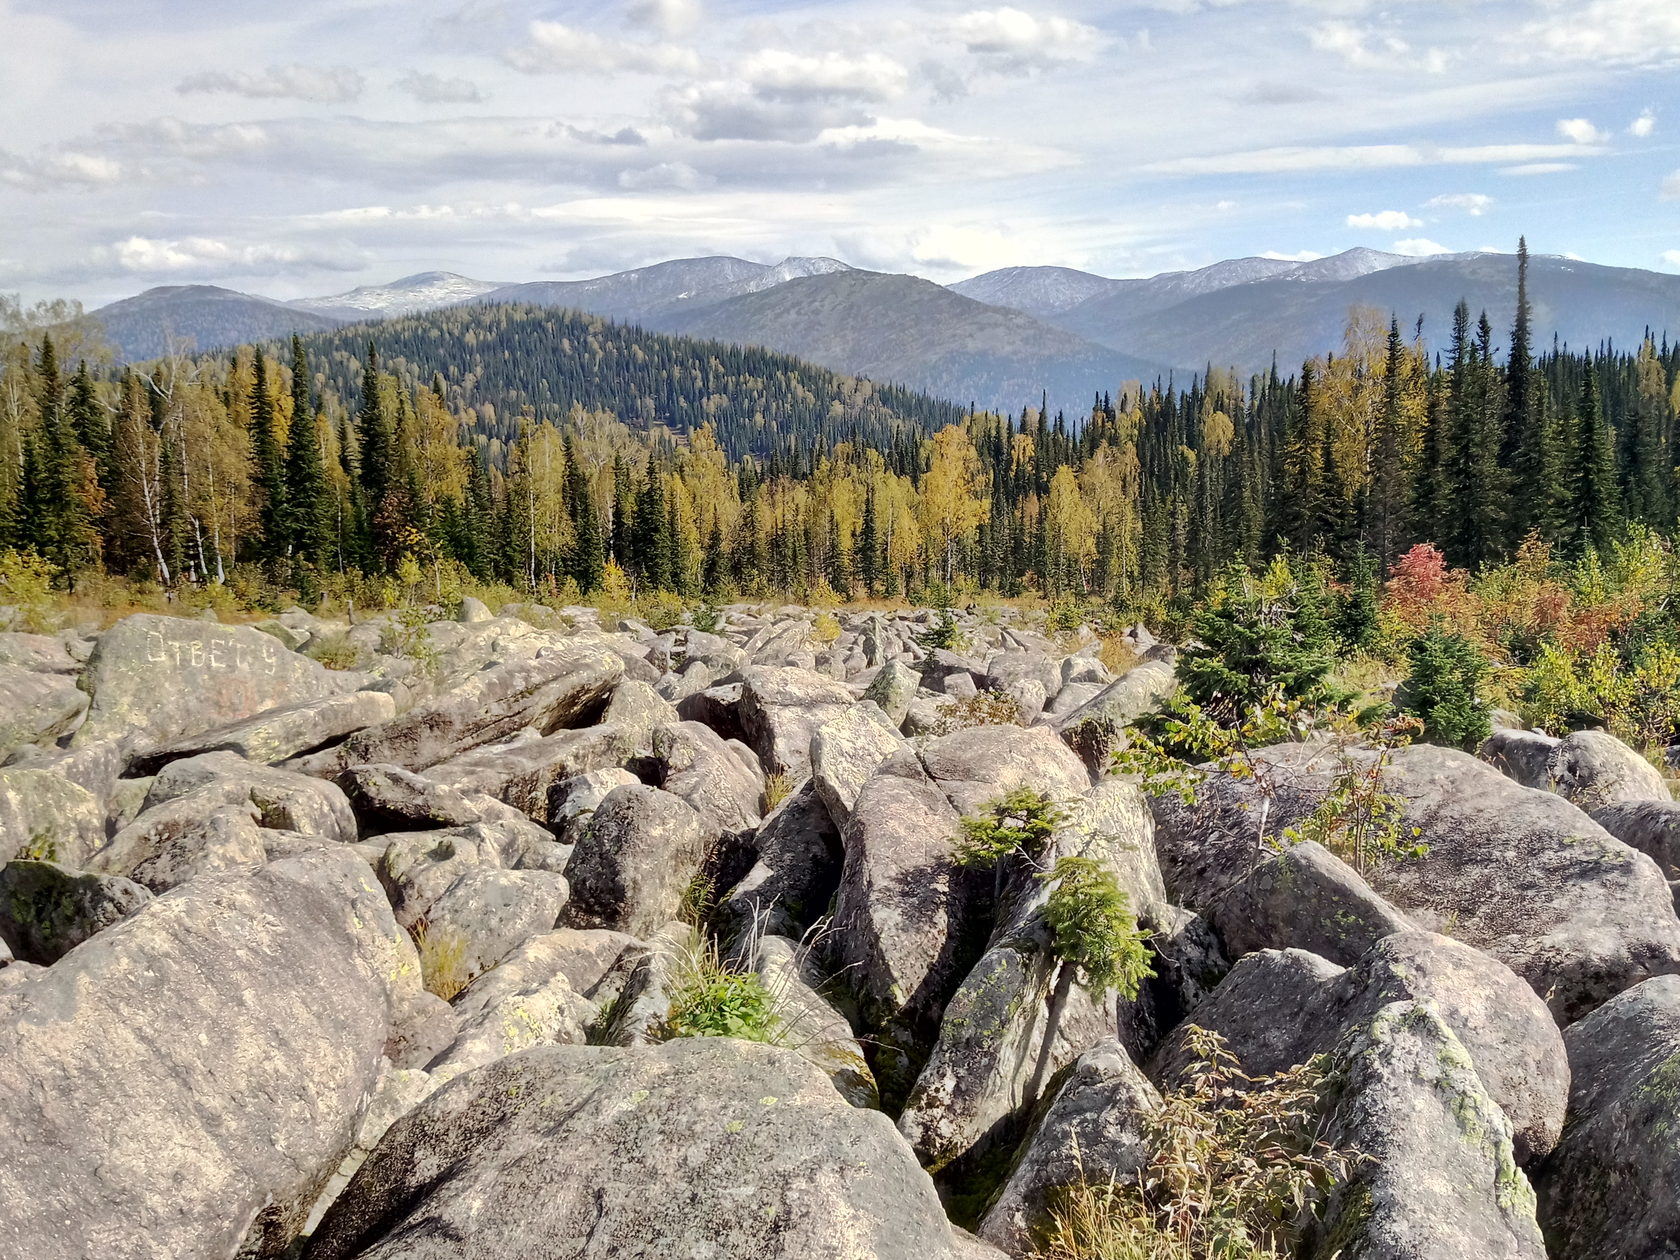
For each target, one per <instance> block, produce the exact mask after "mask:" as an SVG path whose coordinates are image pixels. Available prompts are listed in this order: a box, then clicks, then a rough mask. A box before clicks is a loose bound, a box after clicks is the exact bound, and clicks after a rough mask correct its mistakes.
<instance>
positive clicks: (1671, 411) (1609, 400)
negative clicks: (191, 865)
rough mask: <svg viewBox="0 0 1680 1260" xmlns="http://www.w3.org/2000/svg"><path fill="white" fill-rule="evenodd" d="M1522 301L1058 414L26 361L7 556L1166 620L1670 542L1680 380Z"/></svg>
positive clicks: (714, 367)
mask: <svg viewBox="0 0 1680 1260" xmlns="http://www.w3.org/2000/svg"><path fill="white" fill-rule="evenodd" d="M1525 273H1526V253H1525V254H1523V255H1521V256H1520V258H1519V265H1518V267H1517V268H1516V269H1515V272H1514V274H1513V276H1512V282H1513V284H1514V285H1517V286H1519V290H1520V289H1521V287H1522V286H1524V285H1525V283H1526V277H1525ZM1521 299H1522V300H1520V301H1519V303H1518V310H1519V314H1518V317H1517V320H1516V323H1515V326H1514V327H1512V328H1510V329H1494V328H1493V327H1491V326H1490V324H1489V322H1488V320H1487V318H1486V316H1485V315H1482V316H1480V317H1478V315H1477V313H1474V312H1471V311H1469V310H1468V309H1466V308H1465V307H1464V306H1463V305H1462V304H1461V305H1460V307H1459V309H1458V311H1457V314H1456V318H1455V320H1454V324H1453V327H1452V328H1451V329H1450V330H1448V333H1447V336H1446V338H1445V344H1444V345H1442V346H1440V347H1439V348H1433V349H1432V348H1430V345H1429V343H1428V342H1426V340H1425V332H1426V330H1423V329H1421V328H1419V327H1416V326H1413V327H1407V326H1406V325H1405V324H1404V323H1403V322H1402V321H1401V317H1400V316H1398V315H1396V314H1388V313H1379V312H1377V311H1374V310H1369V309H1364V310H1354V311H1353V312H1351V313H1350V318H1349V323H1348V327H1347V332H1346V336H1345V339H1344V344H1343V345H1342V346H1341V347H1339V348H1338V349H1337V350H1335V351H1334V352H1333V353H1326V354H1325V355H1323V356H1322V357H1320V358H1319V359H1317V360H1314V361H1311V362H1307V363H1303V364H1301V365H1299V366H1298V367H1294V368H1292V369H1289V370H1285V369H1283V368H1281V367H1274V368H1273V370H1272V371H1270V372H1269V373H1266V374H1265V375H1261V376H1256V377H1254V378H1252V379H1250V380H1247V381H1243V380H1238V379H1236V378H1235V377H1234V376H1232V375H1231V374H1230V373H1229V372H1225V371H1221V370H1219V369H1217V368H1211V367H1210V368H1209V370H1208V371H1207V372H1206V373H1205V374H1203V375H1202V376H1200V377H1198V378H1196V379H1193V380H1190V381H1178V382H1174V381H1170V380H1165V381H1163V380H1157V381H1153V382H1147V383H1139V382H1129V383H1126V384H1124V385H1121V386H1119V387H1118V388H1117V389H1116V390H1114V391H1112V392H1110V393H1106V394H1104V395H1102V396H1100V397H1098V398H1096V399H1094V401H1093V406H1092V409H1091V411H1090V413H1089V414H1088V415H1080V416H1072V417H1070V416H1066V415H1056V416H1047V415H1045V414H1043V412H1042V410H1039V409H1035V408H1032V407H1027V408H1024V409H1023V410H1022V411H1021V412H1020V413H1019V414H1018V415H1013V416H1007V415H995V414H984V413H980V414H976V413H970V412H965V411H964V410H962V409H961V408H958V407H957V406H955V405H953V404H948V403H942V402H938V401H935V400H931V399H928V398H925V397H923V396H920V395H916V394H912V393H909V392H906V391H903V390H899V389H894V388H891V387H881V386H877V385H875V384H872V383H870V382H867V381H858V380H852V379H848V378H844V377H840V376H837V375H835V374H833V373H829V372H826V371H824V370H822V369H818V368H814V367H810V366H808V365H805V364H802V363H800V362H798V361H796V360H792V359H789V358H786V357H784V356H780V355H776V354H772V353H769V352H765V351H760V350H753V349H742V348H738V347H728V346H723V345H719V344H715V343H699V342H692V341H687V340H683V339H679V338H671V337H664V336H659V335H655V334H649V333H644V332H641V331H639V330H637V329H633V328H626V327H619V326H615V325H613V324H611V323H607V322H604V321H602V320H599V319H595V318H591V317H587V316H582V315H577V314H574V313H563V312H556V311H551V310H542V309H537V308H529V307H509V306H503V307H466V308H456V309H453V310H446V311H441V312H435V313H433V314H429V315H425V316H419V317H411V318H407V319H402V320H397V321H394V322H391V323H386V324H380V325H374V326H371V327H369V326H363V327H358V328H351V329H346V330H342V331H334V332H331V333H324V334H317V335H314V336H310V337H305V338H301V339H299V338H293V339H292V340H291V342H290V343H289V344H285V345H269V346H242V347H239V348H238V349H237V350H234V351H231V352H225V353H220V354H210V355H191V354H186V353H180V354H176V355H172V356H170V357H168V358H166V359H163V360H160V361H157V362H155V363H151V364H146V365H140V366H137V367H132V368H125V369H122V370H120V371H112V370H109V369H103V370H102V369H101V368H100V367H99V366H98V364H97V361H95V362H93V363H90V362H89V361H88V359H87V358H84V357H81V356H80V355H77V356H76V357H75V359H74V361H72V358H71V354H72V353H74V352H75V350H76V344H75V343H76V341H77V339H78V338H84V339H85V338H87V337H88V336H89V334H88V332H87V330H85V329H82V328H78V327H76V326H74V325H71V326H68V327H61V328H60V329H58V330H57V333H58V340H56V341H55V338H54V331H53V330H48V331H45V332H43V333H41V334H40V335H39V336H30V337H20V338H18V339H16V340H14V341H13V343H12V344H11V345H10V346H9V347H8V354H7V361H6V367H5V373H4V384H5V390H4V395H3V398H0V447H3V449H4V450H5V452H6V454H7V458H6V459H5V460H4V461H3V463H0V531H3V534H0V537H3V539H4V541H5V543H6V545H8V546H11V547H14V548H18V549H25V550H30V551H33V552H35V553H37V554H38V555H39V556H41V557H43V558H44V559H45V560H46V561H48V562H49V563H50V564H51V565H53V566H54V567H55V568H56V570H57V572H58V573H59V574H60V575H61V577H62V579H63V580H66V581H69V580H72V579H73V578H74V576H75V575H76V574H77V573H79V572H83V571H87V570H91V569H99V568H103V569H104V570H106V571H108V572H113V573H118V574H125V575H130V576H136V577H143V578H146V579H149V580H152V581H156V582H159V583H162V584H163V585H165V586H171V587H172V586H176V585H179V584H182V583H191V584H203V583H207V582H211V583H213V582H219V581H223V580H225V579H226V578H227V576H228V574H229V573H230V571H231V570H232V569H233V568H234V566H236V565H251V564H254V565H258V566H262V568H263V569H264V571H265V572H266V573H267V574H269V575H270V576H271V577H272V578H273V579H274V580H276V581H279V582H281V583H289V584H291V585H293V586H295V587H298V588H299V589H304V590H308V589H309V588H311V587H312V586H314V585H317V584H318V581H319V580H320V579H321V578H323V577H325V576H327V575H331V574H344V573H349V572H356V573H362V574H377V573H382V572H391V571H394V570H395V569H396V568H397V566H398V565H399V564H400V563H401V562H402V561H403V560H404V558H405V557H407V558H410V559H412V560H414V561H415V562H418V563H422V564H429V565H437V564H441V563H446V562H452V563H453V564H456V565H459V566H460V567H461V568H462V569H463V570H464V571H466V572H467V573H470V574H471V575H473V576H474V577H477V578H479V579H481V580H494V581H501V582H505V583H509V584H512V585H516V586H521V587H525V588H527V589H529V590H532V591H534V592H537V593H540V594H544V595H547V596H554V595H556V594H558V593H562V592H564V593H566V594H573V595H576V594H582V595H587V594H588V593H590V592H591V591H593V590H595V589H597V588H598V587H599V586H600V585H601V583H602V582H603V581H604V580H606V579H607V577H608V576H609V575H611V576H612V577H613V578H614V579H615V580H619V578H620V575H622V579H623V580H626V581H628V582H629V583H630V584H631V586H632V587H633V588H634V589H636V590H639V591H649V590H668V591H673V592H676V593H679V594H681V595H683V596H686V597H698V596H710V597H723V596H728V595H736V594H739V595H753V594H765V593H770V592H785V593H791V594H808V593H809V592H811V591H812V590H814V589H818V588H823V589H828V590H832V592H833V593H835V594H838V595H841V596H889V597H890V596H909V595H912V594H917V593H923V592H924V591H925V589H926V588H928V586H929V584H930V583H932V584H937V586H938V587H939V588H940V590H941V591H950V592H959V591H972V590H977V589H978V590H990V591H994V592H997V593H998V594H1001V595H1004V596H1017V595H1022V594H1026V593H1038V594H1042V595H1045V596H1048V597H1051V598H1059V597H1064V596H1070V595H1071V596H1076V597H1094V598H1100V599H1102V600H1105V601H1113V602H1114V603H1116V605H1118V606H1121V607H1126V606H1131V607H1135V608H1155V607H1166V608H1170V607H1172V606H1175V605H1177V606H1185V605H1187V604H1188V603H1189V602H1192V601H1194V600H1195V599H1197V598H1198V597H1200V596H1202V595H1204V594H1205V593H1206V592H1207V591H1208V589H1209V588H1210V586H1211V585H1213V584H1215V583H1216V582H1217V581H1218V580H1219V579H1220V576H1221V574H1222V573H1223V572H1224V571H1225V570H1226V568H1227V567H1228V566H1229V565H1231V564H1232V563H1233V562H1238V563H1241V564H1245V565H1247V566H1249V567H1258V566H1261V565H1263V564H1264V563H1265V562H1266V561H1267V560H1268V559H1270V558H1271V557H1273V556H1274V555H1277V554H1280V553H1281V554H1287V555H1290V556H1293V557H1298V558H1307V559H1317V560H1321V561H1322V562H1323V563H1322V564H1321V565H1320V568H1321V570H1322V571H1324V572H1325V573H1326V574H1327V576H1328V577H1330V579H1331V580H1336V579H1341V580H1348V581H1357V580H1361V575H1362V574H1363V575H1365V576H1366V577H1367V578H1368V577H1369V576H1370V575H1371V574H1378V575H1380V574H1382V573H1385V572H1386V571H1387V570H1388V568H1389V566H1390V565H1392V563H1393V562H1394V561H1395V560H1396V559H1397V558H1398V557H1399V556H1401V555H1402V554H1403V553H1404V552H1406V551H1407V550H1408V549H1409V548H1411V547H1413V546H1414V545H1415V544H1418V543H1430V544H1434V545H1435V546H1437V547H1438V548H1439V549H1440V550H1441V551H1442V552H1443V553H1444V555H1445V558H1446V561H1447V562H1448V563H1449V564H1451V565H1452V566H1455V567H1457V568H1461V569H1466V570H1471V571H1475V570H1479V569H1484V568H1486V567H1488V566H1491V565H1495V564H1498V563H1500V562H1502V561H1506V560H1510V559H1512V558H1513V557H1515V556H1516V555H1517V554H1518V553H1519V550H1520V549H1521V548H1522V547H1523V545H1524V543H1525V541H1528V542H1530V543H1531V544H1539V545H1545V546H1547V547H1548V548H1549V554H1550V555H1552V556H1554V557H1556V558H1558V559H1569V560H1577V559H1580V558H1582V557H1585V556H1587V555H1589V554H1593V555H1604V554H1606V553H1607V552H1608V550H1609V549H1610V548H1611V547H1612V546H1613V545H1614V544H1615V543H1616V542H1617V541H1618V540H1620V539H1622V538H1624V537H1625V536H1626V535H1627V532H1628V531H1629V530H1630V529H1637V528H1646V529H1650V530H1654V531H1657V532H1659V533H1664V534H1666V533H1668V532H1670V531H1671V530H1672V528H1673V526H1674V524H1675V521H1676V511H1677V507H1680V481H1677V476H1676V469H1675V463H1676V438H1675V417H1676V410H1677V408H1680V379H1677V378H1680V347H1677V346H1672V345H1670V344H1669V343H1668V342H1667V340H1666V337H1664V338H1663V339H1662V340H1661V341H1658V340H1655V339H1652V338H1647V340H1646V341H1645V343H1644V344H1642V345H1640V346H1637V347H1613V346H1608V345H1606V346H1601V347H1597V348H1594V349H1591V350H1580V349H1574V348H1565V347H1559V346H1556V345H1541V346H1535V345H1534V344H1533V341H1534V338H1533V334H1532V332H1531V329H1530V327H1529V317H1528V309H1529V308H1528V303H1527V299H1526V293H1525V292H1524V293H1522V294H1521ZM93 336H94V338H95V339H96V332H95V333H94V334H93ZM61 343H62V344H61ZM67 351H68V352H70V353H67Z"/></svg>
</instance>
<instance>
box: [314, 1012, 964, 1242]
mask: <svg viewBox="0 0 1680 1260" xmlns="http://www.w3.org/2000/svg"><path fill="white" fill-rule="evenodd" d="M537 1187H541V1191H540V1193H539V1192H534V1191H535V1188H537ZM306 1254H307V1257H308V1260H348V1258H349V1257H359V1258H361V1260H394V1258H395V1257H397V1256H402V1257H404V1258H405V1260H444V1258H445V1257H448V1258H449V1260H465V1258H466V1257H469V1256H471V1257H488V1256H502V1255H506V1256H512V1255H519V1256H521V1257H524V1258H526V1260H574V1258H575V1260H583V1258H584V1257H590V1256H628V1255H636V1256H641V1257H646V1258H647V1260H679V1258H682V1260H686V1258H688V1257H693V1256H697V1255H706V1256H710V1257H715V1258H716V1260H749V1258H751V1260H777V1258H786V1260H957V1257H959V1256H962V1257H972V1258H973V1260H980V1258H981V1257H983V1256H996V1254H997V1253H995V1252H992V1251H991V1250H990V1249H985V1248H977V1246H976V1244H973V1243H971V1242H968V1243H959V1241H958V1239H957V1236H956V1233H955V1231H954V1230H953V1229H952V1227H951V1226H950V1224H948V1223H947V1221H946V1219H945V1213H944V1211H943V1210H942V1209H941V1207H940V1204H939V1199H938V1196H937V1195H936V1194H935V1193H934V1189H933V1183H932V1182H931V1181H929V1180H928V1177H927V1174H926V1173H924V1172H922V1170H921V1169H919V1168H917V1167H916V1164H915V1161H914V1159H912V1158H911V1156H910V1152H909V1151H908V1150H907V1149H906V1148H905V1146H904V1145H903V1143H902V1142H901V1141H900V1140H899V1138H898V1136H897V1134H895V1133H894V1132H893V1130H892V1126H891V1124H890V1123H888V1121H887V1120H886V1118H885V1117H884V1116H882V1115H881V1114H880V1113H879V1112H874V1111H865V1110H860V1109H857V1108H854V1107H851V1106H849V1105H848V1104H847V1103H846V1101H845V1100H844V1099H843V1098H841V1096H840V1095H839V1093H838V1092H836V1091H835V1089H834V1087H833V1086H832V1085H831V1084H830V1083H829V1080H828V1077H827V1076H825V1075H824V1074H823V1073H822V1072H821V1071H820V1070H818V1069H817V1068H816V1067H814V1066H812V1065H811V1064H809V1063H807V1062H805V1060H803V1059H802V1058H800V1057H799V1056H798V1055H797V1054H795V1053H793V1052H792V1051H790V1050H782V1049H777V1048H775V1047H771V1046H763V1045H756V1044H753V1043H750V1042H744V1041H735V1040H732V1039H729V1038H699V1039H691V1040H681V1041H674V1042H671V1043H669V1044H668V1045H664V1046H660V1047H657V1048H647V1049H635V1050H618V1049H610V1048H606V1047H594V1046H587V1047H586V1046H542V1047H538V1048H536V1049H532V1050H527V1051H525V1052H524V1053H523V1054H517V1055H514V1056H512V1057H511V1058H506V1059H502V1060H500V1061H499V1062H496V1063H493V1064H491V1065H489V1066H488V1067H484V1068H480V1069H479V1070H478V1071H476V1072H472V1073H469V1074H468V1075H466V1076H463V1077H460V1078H458V1079H456V1080H454V1081H452V1082H450V1084H449V1085H447V1086H445V1087H444V1088H443V1089H441V1090H439V1091H438V1092H437V1093H436V1094H433V1095H432V1096H431V1097H430V1098H428V1099H427V1100H426V1101H425V1102H424V1103H422V1104H421V1105H420V1107H419V1108H418V1109H416V1110H415V1111H413V1112H411V1113H409V1114H408V1115H407V1116H405V1117H403V1119H401V1120H399V1121H397V1123H396V1124H394V1125H392V1126H391V1128H390V1129H389V1130H388V1131H387V1132H386V1134H385V1136H384V1138H383V1139H382V1140H381V1141H380V1143H379V1146H378V1148H377V1149H376V1150H375V1151H374V1153H373V1155H372V1156H370V1157H369V1159H368V1161H367V1163H366V1164H364V1165H363V1166H362V1168H361V1170H360V1171H359V1172H358V1173H357V1174H356V1177H355V1179H354V1180H353V1181H352V1182H351V1183H350V1186H349V1187H348V1188H347V1189H346V1190H345V1192H344V1194H343V1195H341V1196H340V1198H339V1200H338V1201H337V1202H336V1203H335V1204H334V1205H333V1207H332V1209H331V1210H330V1211H329V1212H328V1213H327V1216H326V1218H325V1219H324V1220H323V1221H322V1223H321V1227H320V1229H319V1230H317V1232H316V1234H315V1236H314V1239H313V1240H312V1242H311V1245H310V1248H309V1250H308V1252H307V1253H306Z"/></svg>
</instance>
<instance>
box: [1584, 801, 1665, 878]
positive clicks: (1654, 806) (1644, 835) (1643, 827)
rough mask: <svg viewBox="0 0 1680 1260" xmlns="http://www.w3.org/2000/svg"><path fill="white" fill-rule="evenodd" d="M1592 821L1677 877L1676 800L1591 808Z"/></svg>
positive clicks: (1625, 802) (1630, 802) (1622, 803)
mask: <svg viewBox="0 0 1680 1260" xmlns="http://www.w3.org/2000/svg"><path fill="white" fill-rule="evenodd" d="M1592 820H1593V821H1594V822H1595V823H1597V824H1598V825H1599V826H1600V827H1603V828H1604V830H1606V831H1608V832H1609V833H1610V834H1611V835H1613V836H1615V837H1616V839H1618V840H1620V841H1621V842H1622V843H1623V844H1625V845H1628V846H1630V847H1632V848H1635V849H1638V850H1639V851H1640V852H1641V853H1643V854H1645V856H1646V857H1648V858H1650V859H1651V860H1652V861H1654V862H1655V863H1656V864H1657V866H1658V867H1660V868H1661V870H1662V873H1663V877H1664V878H1665V879H1669V880H1674V879H1680V801H1619V802H1617V803H1616V804H1614V805H1602V806H1600V807H1599V808H1597V809H1595V810H1593V811H1592Z"/></svg>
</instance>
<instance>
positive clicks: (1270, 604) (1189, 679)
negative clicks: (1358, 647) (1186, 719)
mask: <svg viewBox="0 0 1680 1260" xmlns="http://www.w3.org/2000/svg"><path fill="white" fill-rule="evenodd" d="M1244 582H1245V585H1244V586H1243V587H1242V588H1240V589H1238V590H1236V591H1233V592H1231V593H1228V594H1227V595H1226V596H1225V597H1224V598H1223V599H1222V600H1220V601H1219V602H1218V603H1217V604H1215V605H1214V606H1213V607H1211V608H1208V609H1205V610H1204V611H1203V612H1201V613H1200V614H1198V615H1197V617H1196V619H1195V633H1196V638H1197V640H1198V642H1196V643H1194V644H1192V645H1190V646H1189V647H1187V648H1185V650H1184V651H1183V652H1181V653H1180V654H1179V658H1178V677H1179V682H1180V685H1181V686H1182V687H1183V690H1184V694H1185V695H1186V696H1187V697H1188V698H1189V700H1190V701H1191V702H1192V703H1193V704H1196V705H1199V706H1201V707H1202V708H1204V709H1207V710H1208V711H1209V712H1210V713H1212V714H1213V715H1214V716H1216V717H1218V718H1220V719H1221V720H1226V721H1233V720H1235V719H1236V718H1237V717H1238V715H1240V714H1242V713H1244V712H1246V711H1247V710H1249V709H1251V708H1253V707H1254V706H1255V705H1258V704H1260V703H1262V702H1263V701H1264V700H1265V699H1266V697H1267V696H1268V695H1269V694H1271V693H1273V692H1276V693H1277V694H1279V695H1281V696H1282V697H1283V698H1284V699H1285V700H1301V701H1304V702H1306V703H1308V704H1311V705H1318V706H1331V705H1335V704H1338V703H1340V702H1342V701H1343V700H1345V699H1346V696H1345V695H1344V694H1343V693H1342V692H1341V691H1339V690H1338V689H1337V688H1336V687H1335V686H1334V685H1333V684H1332V683H1331V682H1330V671H1331V670H1332V669H1333V668H1335V664H1336V659H1335V657H1334V655H1332V654H1331V652H1330V651H1329V648H1328V646H1327V645H1328V639H1329V632H1328V628H1327V626H1326V624H1325V623H1324V621H1323V617H1322V609H1321V607H1320V601H1319V597H1318V595H1317V593H1316V590H1315V588H1312V587H1311V586H1310V585H1297V586H1295V587H1292V588H1291V589H1289V590H1286V591H1285V592H1284V593H1283V594H1281V595H1275V596H1274V595H1270V594H1267V593H1265V592H1264V591H1262V590H1259V589H1250V587H1249V585H1248V584H1247V581H1246V578H1245V579H1244Z"/></svg>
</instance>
